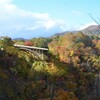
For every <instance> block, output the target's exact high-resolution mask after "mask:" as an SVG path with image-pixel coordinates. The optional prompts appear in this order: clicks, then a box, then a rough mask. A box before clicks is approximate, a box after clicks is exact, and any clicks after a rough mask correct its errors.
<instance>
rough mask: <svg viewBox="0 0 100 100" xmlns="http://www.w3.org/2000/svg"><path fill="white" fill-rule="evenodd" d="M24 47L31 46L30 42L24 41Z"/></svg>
mask: <svg viewBox="0 0 100 100" xmlns="http://www.w3.org/2000/svg"><path fill="white" fill-rule="evenodd" d="M24 45H26V46H32V42H31V41H25V42H24Z"/></svg>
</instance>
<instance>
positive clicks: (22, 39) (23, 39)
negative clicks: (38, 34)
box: [13, 38, 28, 41]
mask: <svg viewBox="0 0 100 100" xmlns="http://www.w3.org/2000/svg"><path fill="white" fill-rule="evenodd" d="M13 40H21V41H26V40H28V39H25V38H14V39H13Z"/></svg>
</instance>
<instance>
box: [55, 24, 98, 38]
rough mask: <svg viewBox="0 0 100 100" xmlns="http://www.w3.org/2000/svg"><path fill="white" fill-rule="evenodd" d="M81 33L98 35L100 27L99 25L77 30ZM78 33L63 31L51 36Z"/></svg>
mask: <svg viewBox="0 0 100 100" xmlns="http://www.w3.org/2000/svg"><path fill="white" fill-rule="evenodd" d="M79 31H82V32H83V33H84V34H87V35H90V34H100V26H99V25H91V26H89V27H87V28H85V29H83V30H79ZM79 31H65V32H61V33H55V34H54V35H53V36H61V35H64V34H67V33H70V32H71V33H77V32H79Z"/></svg>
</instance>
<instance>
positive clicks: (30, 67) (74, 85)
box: [0, 32, 100, 100]
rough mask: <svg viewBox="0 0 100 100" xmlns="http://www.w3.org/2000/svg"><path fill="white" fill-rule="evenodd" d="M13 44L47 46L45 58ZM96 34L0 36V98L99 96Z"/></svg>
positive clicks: (85, 99) (87, 99)
mask: <svg viewBox="0 0 100 100" xmlns="http://www.w3.org/2000/svg"><path fill="white" fill-rule="evenodd" d="M14 44H19V45H27V46H37V47H45V48H48V49H49V51H48V52H47V53H46V55H45V56H46V57H47V59H43V60H40V59H35V58H34V54H32V53H30V52H28V51H27V52H26V51H24V50H21V49H19V48H16V47H14ZM99 76H100V38H99V36H97V35H96V36H95V35H91V36H89V35H85V34H83V33H82V32H78V33H75V34H73V33H68V34H65V35H62V36H54V37H52V38H32V39H30V40H12V39H11V38H9V37H1V38H0V100H100V85H99V83H100V77H99Z"/></svg>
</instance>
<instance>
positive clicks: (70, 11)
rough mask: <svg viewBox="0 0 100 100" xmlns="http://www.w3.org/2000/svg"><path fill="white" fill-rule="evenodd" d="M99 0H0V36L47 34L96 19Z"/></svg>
mask: <svg viewBox="0 0 100 100" xmlns="http://www.w3.org/2000/svg"><path fill="white" fill-rule="evenodd" d="M99 13H100V0H0V36H9V37H11V38H20V37H21V38H27V39H29V38H33V37H49V36H52V35H53V34H55V33H60V32H64V31H74V30H81V29H84V28H86V27H88V26H89V25H96V23H95V22H94V21H93V20H92V19H91V18H90V16H89V15H91V16H92V17H93V18H95V19H96V20H97V21H98V22H100V15H99Z"/></svg>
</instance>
